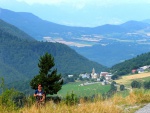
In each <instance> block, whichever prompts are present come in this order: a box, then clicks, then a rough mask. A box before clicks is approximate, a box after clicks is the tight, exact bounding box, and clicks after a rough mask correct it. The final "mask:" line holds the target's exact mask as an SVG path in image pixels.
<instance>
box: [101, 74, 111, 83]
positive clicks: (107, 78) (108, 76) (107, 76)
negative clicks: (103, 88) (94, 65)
mask: <svg viewBox="0 0 150 113" xmlns="http://www.w3.org/2000/svg"><path fill="white" fill-rule="evenodd" d="M102 76H104V77H105V79H106V80H107V81H109V80H111V77H112V74H111V73H108V72H101V73H100V77H102Z"/></svg>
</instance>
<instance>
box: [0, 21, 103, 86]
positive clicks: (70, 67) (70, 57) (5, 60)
mask: <svg viewBox="0 0 150 113" xmlns="http://www.w3.org/2000/svg"><path fill="white" fill-rule="evenodd" d="M46 52H48V53H50V54H52V56H53V57H54V59H55V67H56V68H57V69H58V72H59V73H61V74H66V73H67V74H79V73H83V72H91V71H92V69H93V68H95V69H96V71H97V72H100V71H104V70H105V69H106V67H104V66H102V65H100V64H98V63H96V62H92V61H90V60H88V59H86V58H85V57H83V56H81V55H79V54H77V53H76V52H75V51H74V50H73V49H71V48H69V47H68V46H66V45H63V44H60V43H50V42H39V41H35V40H34V39H33V38H31V37H30V36H29V35H27V34H25V33H24V32H22V31H20V30H19V29H18V28H16V27H14V26H12V25H9V24H7V23H5V22H4V21H2V20H0V77H4V79H5V82H6V83H12V82H15V81H22V80H30V79H31V78H33V76H35V75H36V74H38V66H37V64H38V60H39V58H40V56H42V55H44V54H45V53H46Z"/></svg>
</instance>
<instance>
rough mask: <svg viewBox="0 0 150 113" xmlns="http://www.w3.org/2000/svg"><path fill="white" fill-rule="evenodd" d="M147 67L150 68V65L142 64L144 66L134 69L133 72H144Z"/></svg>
mask: <svg viewBox="0 0 150 113" xmlns="http://www.w3.org/2000/svg"><path fill="white" fill-rule="evenodd" d="M147 69H150V65H146V66H142V67H139V68H138V69H133V70H132V73H136V72H137V73H143V72H145V71H146V70H147Z"/></svg>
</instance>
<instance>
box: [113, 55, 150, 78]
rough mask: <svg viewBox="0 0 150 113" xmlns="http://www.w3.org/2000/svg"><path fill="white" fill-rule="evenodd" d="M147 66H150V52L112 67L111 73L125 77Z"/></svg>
mask: <svg viewBox="0 0 150 113" xmlns="http://www.w3.org/2000/svg"><path fill="white" fill-rule="evenodd" d="M145 65H150V52H148V53H145V54H141V55H138V56H137V57H135V58H132V59H129V60H126V61H124V62H122V63H119V64H116V65H114V66H112V68H111V71H112V72H113V73H115V74H117V75H125V74H129V73H131V71H132V69H137V68H139V67H142V66H145Z"/></svg>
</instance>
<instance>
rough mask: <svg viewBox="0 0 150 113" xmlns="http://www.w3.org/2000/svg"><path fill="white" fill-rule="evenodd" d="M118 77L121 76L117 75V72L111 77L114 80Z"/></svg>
mask: <svg viewBox="0 0 150 113" xmlns="http://www.w3.org/2000/svg"><path fill="white" fill-rule="evenodd" d="M118 78H119V76H118V75H116V74H114V75H113V76H112V77H111V79H112V80H116V79H118Z"/></svg>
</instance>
